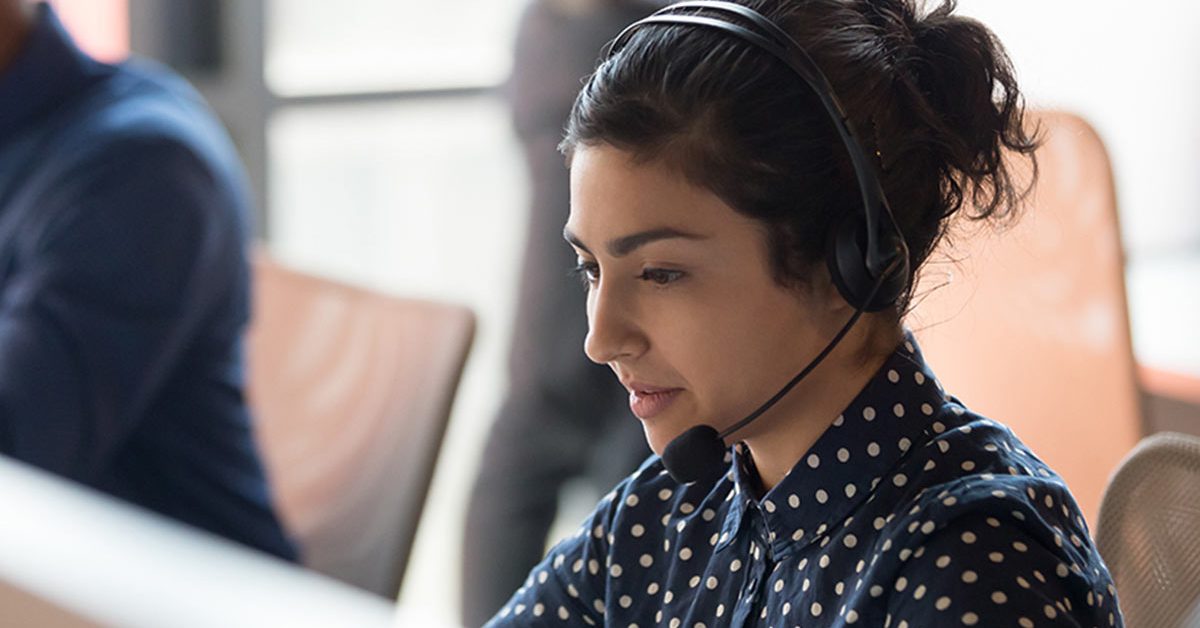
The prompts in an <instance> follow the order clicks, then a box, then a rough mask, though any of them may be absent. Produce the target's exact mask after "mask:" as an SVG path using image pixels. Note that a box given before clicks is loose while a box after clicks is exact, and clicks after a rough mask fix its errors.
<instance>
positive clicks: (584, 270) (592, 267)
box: [570, 261, 600, 288]
mask: <svg viewBox="0 0 1200 628" xmlns="http://www.w3.org/2000/svg"><path fill="white" fill-rule="evenodd" d="M570 274H571V275H572V276H573V277H575V279H576V280H577V281H579V283H581V284H583V286H584V287H585V288H590V287H591V286H592V284H594V283H596V282H598V281H600V265H599V264H597V263H596V262H583V261H581V262H579V263H577V264H575V267H574V268H572V269H571V273H570Z"/></svg>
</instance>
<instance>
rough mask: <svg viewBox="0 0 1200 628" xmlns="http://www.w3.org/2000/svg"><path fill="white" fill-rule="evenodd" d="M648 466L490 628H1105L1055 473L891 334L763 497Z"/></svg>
mask: <svg viewBox="0 0 1200 628" xmlns="http://www.w3.org/2000/svg"><path fill="white" fill-rule="evenodd" d="M728 459H729V461H730V471H729V472H728V473H727V474H726V475H725V476H724V477H723V478H722V479H720V480H718V481H717V482H716V483H715V484H710V485H702V484H701V483H693V484H679V483H676V482H675V481H673V480H672V479H671V477H670V476H669V475H668V474H667V472H666V470H665V469H663V466H662V462H661V461H660V460H659V458H658V457H657V456H655V457H651V458H650V459H649V460H647V461H646V463H645V464H644V465H643V466H642V468H641V469H639V470H638V471H637V472H636V473H634V474H633V475H632V476H630V477H629V478H627V479H626V480H624V481H623V482H622V483H621V484H620V485H618V486H617V488H616V489H615V490H614V491H613V492H612V493H610V494H609V495H608V496H607V497H605V499H604V500H603V501H601V503H600V504H599V506H598V507H597V509H596V511H595V512H594V513H593V515H592V516H591V517H590V519H589V520H588V521H587V522H586V523H585V525H584V526H583V528H581V529H580V531H579V533H578V534H576V535H575V536H574V537H572V538H569V539H566V540H565V541H563V542H561V543H560V544H559V545H558V546H557V547H555V548H554V549H553V550H551V551H550V553H549V555H548V556H547V557H546V559H545V561H543V562H542V564H541V565H539V566H538V567H536V568H535V569H534V570H533V571H532V572H531V574H530V576H529V579H528V580H527V581H526V583H525V586H524V587H522V588H521V589H520V590H519V591H517V593H516V594H515V595H514V596H513V598H512V599H511V600H510V601H509V602H508V604H507V605H505V606H504V608H503V609H501V610H500V612H499V614H497V615H496V617H495V618H493V619H492V621H491V622H490V623H489V624H488V625H489V626H496V627H499V626H564V625H587V626H597V625H604V626H620V627H621V628H626V627H630V626H639V627H642V628H646V627H649V626H668V627H670V628H678V627H684V628H698V627H714V626H765V627H776V626H777V627H784V626H787V627H791V626H806V627H807V626H848V625H861V626H884V627H887V628H892V627H897V628H906V627H907V628H923V627H929V626H1016V627H1025V628H1028V627H1030V626H1082V627H1091V626H1098V627H1099V626H1121V625H1123V624H1122V620H1121V613H1120V610H1119V607H1118V603H1117V595H1116V590H1115V589H1114V588H1113V584H1112V579H1111V577H1110V576H1109V573H1108V569H1107V568H1106V567H1105V565H1104V563H1103V561H1102V560H1101V558H1100V555H1099V554H1098V553H1097V552H1096V548H1095V545H1093V543H1092V539H1091V536H1090V535H1089V533H1088V530H1087V526H1086V524H1085V523H1084V520H1083V517H1082V516H1081V515H1080V513H1079V508H1078V507H1077V506H1076V504H1075V501H1074V499H1073V498H1072V497H1071V494H1070V492H1069V491H1068V490H1067V487H1066V485H1065V484H1064V483H1063V481H1062V479H1061V478H1059V477H1058V476H1057V475H1056V474H1055V473H1054V472H1053V471H1051V470H1050V469H1048V468H1047V467H1046V465H1045V464H1043V463H1042V461H1041V460H1039V459H1038V458H1037V457H1036V456H1034V455H1033V454H1032V453H1031V452H1030V451H1029V450H1028V449H1027V448H1026V447H1025V446H1024V445H1023V444H1022V443H1021V442H1020V441H1019V440H1018V439H1017V438H1016V436H1014V435H1013V433H1012V432H1011V431H1010V430H1009V429H1008V428H1006V427H1004V426H1003V425H1000V424H999V423H996V422H994V421H990V420H988V419H986V418H983V417H981V416H979V415H977V414H974V413H972V412H970V411H969V410H967V409H966V408H964V407H963V405H962V404H961V403H960V402H959V401H958V400H957V399H955V398H953V397H951V396H948V395H946V394H945V393H943V392H942V390H941V386H940V385H939V384H938V382H937V381H936V379H935V378H934V376H933V374H932V373H931V372H930V371H929V369H928V368H927V367H926V366H925V363H924V361H923V360H922V358H921V355H920V352H919V350H918V349H917V347H916V343H915V341H914V340H913V338H912V337H911V335H909V336H908V337H907V340H906V341H905V342H904V343H903V344H902V346H901V347H899V348H898V349H897V350H896V352H895V353H894V354H893V355H892V356H891V357H890V358H889V359H888V361H887V363H886V364H885V365H884V366H883V368H882V369H881V370H880V371H879V373H878V374H876V376H875V377H874V378H873V379H872V380H871V381H870V382H869V383H868V384H867V386H866V387H865V388H864V389H863V391H862V392H861V393H860V394H859V395H858V397H857V398H856V399H855V400H854V401H853V402H852V403H851V404H850V406H849V407H848V408H846V410H845V411H844V412H843V413H842V415H841V416H839V417H837V419H836V420H835V421H834V422H833V425H832V426H831V427H830V428H829V429H828V430H827V431H826V432H825V433H824V434H823V435H822V436H821V438H820V439H818V441H817V442H816V443H815V444H814V445H813V447H812V449H811V450H810V451H809V452H808V453H807V454H806V455H805V456H804V458H803V459H801V460H800V461H799V462H798V463H797V464H796V466H795V468H793V469H792V471H791V472H790V473H789V474H788V475H787V476H786V477H784V479H783V480H782V481H781V482H780V483H779V484H778V485H777V486H775V487H774V488H773V489H771V490H770V491H769V492H768V493H767V494H766V495H765V496H763V497H762V499H755V497H754V491H753V490H751V489H750V488H749V487H751V486H755V485H757V482H756V481H755V475H754V474H755V471H754V466H753V462H752V460H751V459H750V456H749V453H748V451H747V450H745V449H743V448H742V447H741V446H740V445H738V446H735V447H733V448H732V449H731V451H730V454H729V456H728Z"/></svg>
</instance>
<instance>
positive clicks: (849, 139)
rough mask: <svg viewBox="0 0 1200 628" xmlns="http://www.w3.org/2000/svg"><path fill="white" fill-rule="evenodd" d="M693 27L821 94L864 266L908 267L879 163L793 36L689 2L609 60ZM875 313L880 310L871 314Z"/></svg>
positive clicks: (708, 1) (622, 38) (663, 14)
mask: <svg viewBox="0 0 1200 628" xmlns="http://www.w3.org/2000/svg"><path fill="white" fill-rule="evenodd" d="M685 10H693V11H695V13H691V14H684V15H679V14H676V12H678V11H685ZM702 11H712V12H716V13H725V14H729V15H734V16H737V17H741V18H744V19H746V20H747V21H749V22H751V23H752V24H753V25H754V26H756V27H758V29H759V30H761V31H762V33H759V32H755V31H753V30H750V29H748V28H746V27H744V26H741V25H739V24H735V23H733V22H730V21H727V20H724V19H717V18H715V17H710V16H707V15H699V14H696V13H699V12H702ZM651 24H666V25H689V26H699V27H705V28H715V29H717V30H720V31H723V32H725V33H728V34H730V35H733V36H735V37H737V38H739V39H741V40H743V41H745V42H748V43H750V44H752V45H754V46H755V47H757V48H759V49H761V50H764V51H766V52H768V53H770V54H771V55H772V56H774V57H775V58H776V59H778V60H780V61H782V62H783V63H784V64H786V65H787V66H788V67H789V68H791V70H792V71H793V72H795V73H796V74H797V75H799V76H800V78H802V79H804V82H805V83H807V84H808V85H809V87H811V88H812V90H813V92H815V93H816V95H817V97H818V99H819V100H820V101H821V104H822V105H823V106H824V108H825V111H826V112H827V113H828V115H829V119H830V120H831V121H832V122H833V126H834V128H835V129H837V133H838V135H839V136H840V137H841V140H842V144H843V145H844V146H845V147H846V152H847V153H848V154H849V157H850V163H851V165H852V166H853V167H854V172H855V175H856V178H857V180H858V187H859V191H860V192H861V194H862V202H863V211H864V215H865V218H866V250H865V252H864V260H863V261H864V262H865V264H866V269H867V270H868V272H869V274H870V275H871V276H872V277H882V276H883V275H885V274H887V273H889V272H892V271H893V270H894V268H895V266H896V264H895V262H896V261H897V260H896V257H897V256H901V257H902V261H903V263H904V265H905V266H907V260H908V246H907V244H906V243H905V241H904V237H903V235H902V234H901V233H900V229H899V226H898V225H897V223H896V220H895V217H894V215H893V214H892V208H891V206H890V205H889V204H888V201H887V197H886V195H885V194H884V192H883V186H882V184H881V183H880V181H879V173H878V171H877V169H876V166H875V162H874V160H872V159H870V158H869V157H868V156H867V154H866V152H865V151H864V150H863V148H862V144H861V143H860V142H859V141H858V139H857V137H858V136H857V134H856V133H855V132H854V127H853V125H852V124H851V122H850V120H849V118H848V117H847V116H846V112H845V109H844V108H843V107H842V104H841V102H840V101H839V100H838V98H837V95H836V94H835V93H834V91H833V86H832V85H831V84H830V82H829V79H827V78H826V77H825V74H824V73H822V72H821V70H820V68H818V67H817V64H816V63H814V62H813V60H812V58H811V57H810V56H809V55H808V53H807V52H806V51H805V50H804V48H803V47H801V46H800V44H799V43H797V42H796V40H795V39H794V38H792V36H791V35H789V34H788V33H787V32H786V31H784V30H783V29H782V28H780V27H779V26H778V25H776V24H775V23H774V22H772V21H771V20H770V19H768V18H767V17H765V16H763V15H762V14H761V13H758V12H757V11H755V10H753V9H751V8H749V7H746V6H743V5H740V4H735V3H733V2H723V1H720V0H688V1H685V2H678V3H675V4H672V5H670V6H668V7H665V8H663V9H660V10H659V11H656V12H655V13H654V14H653V15H651V16H649V17H646V18H644V19H642V20H639V21H637V22H634V23H633V24H630V25H629V26H627V27H626V28H625V29H624V30H622V31H621V33H620V34H619V35H617V37H616V38H615V39H614V40H613V41H612V43H611V44H609V47H608V51H607V56H608V57H611V56H612V55H613V54H615V53H616V52H617V51H618V50H619V49H620V48H621V47H622V46H623V45H624V44H625V43H626V42H627V41H628V39H629V37H630V36H631V35H632V33H633V32H634V31H635V30H637V29H639V28H641V27H643V26H647V25H651ZM881 220H885V221H887V223H889V224H887V225H886V227H887V228H888V231H890V232H893V233H895V235H896V237H895V238H886V237H883V236H882V234H881V231H880V228H881V227H883V226H885V225H880V221H881ZM884 240H891V241H892V242H893V243H894V246H885V244H884V242H883V241H884ZM871 309H875V308H871Z"/></svg>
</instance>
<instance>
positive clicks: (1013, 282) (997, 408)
mask: <svg viewBox="0 0 1200 628" xmlns="http://www.w3.org/2000/svg"><path fill="white" fill-rule="evenodd" d="M1031 118H1033V119H1034V120H1035V121H1037V122H1038V123H1039V124H1040V125H1041V128H1042V133H1043V138H1044V141H1045V143H1044V145H1043V146H1042V147H1041V148H1040V149H1039V151H1038V161H1039V168H1040V172H1039V179H1038V183H1037V186H1036V188H1035V189H1034V191H1033V194H1032V196H1031V197H1030V199H1029V203H1028V205H1027V206H1026V208H1025V210H1024V213H1023V215H1022V216H1021V218H1020V221H1019V222H1018V223H1016V224H1015V225H1014V226H1012V227H1011V228H1007V229H1003V230H999V231H997V230H995V229H987V228H985V229H978V228H975V229H973V230H970V231H968V230H967V229H965V228H964V229H962V230H960V231H959V232H957V233H955V234H953V235H952V237H951V238H948V240H947V241H946V242H945V243H943V253H940V254H938V253H935V256H934V259H931V261H930V263H929V264H928V266H927V267H926V268H925V271H924V272H923V277H922V280H921V283H920V284H919V286H918V290H917V298H916V299H915V300H914V303H916V307H915V308H914V311H913V312H912V314H911V315H910V317H909V320H908V324H909V326H910V327H912V329H913V330H914V332H916V334H917V337H918V338H919V339H920V341H921V345H922V348H923V349H924V351H925V353H926V357H927V358H928V360H929V362H930V364H931V365H932V367H933V368H934V369H935V370H936V372H937V373H938V374H939V377H941V378H942V383H943V384H944V385H945V387H946V390H947V391H948V392H949V393H951V394H954V395H956V396H958V397H959V398H960V399H962V401H963V402H964V403H965V404H966V405H967V406H968V407H970V408H972V409H974V410H976V411H978V412H980V413H982V414H984V415H985V416H988V417H990V418H993V419H995V420H998V421H1000V422H1003V423H1005V424H1007V425H1008V426H1009V427H1011V428H1012V429H1013V431H1015V432H1016V434H1017V435H1018V436H1019V437H1020V438H1021V439H1022V440H1023V441H1025V443H1026V444H1027V445H1029V446H1030V448H1031V449H1033V451H1034V453H1035V454H1037V455H1038V456H1039V457H1041V458H1042V459H1043V460H1044V461H1045V462H1046V463H1048V464H1049V465H1050V466H1051V468H1053V469H1055V470H1056V471H1058V473H1059V474H1061V475H1062V477H1063V478H1064V479H1065V480H1066V482H1067V485H1068V486H1069V488H1070V489H1071V491H1072V493H1074V495H1075V498H1076V499H1077V500H1078V502H1079V504H1080V506H1081V507H1082V508H1083V511H1084V514H1085V516H1086V517H1087V518H1088V520H1089V521H1095V517H1096V513H1097V511H1098V509H1099V506H1100V498H1101V495H1102V494H1103V491H1104V487H1105V485H1106V484H1107V482H1108V478H1109V475H1110V474H1111V473H1112V472H1113V471H1114V470H1115V469H1116V467H1117V464H1118V463H1119V462H1120V461H1121V459H1122V458H1123V457H1124V456H1125V454H1127V453H1128V452H1129V451H1130V450H1131V449H1132V448H1133V447H1134V445H1136V444H1137V442H1138V439H1139V438H1140V437H1141V435H1142V429H1143V427H1142V419H1141V412H1140V405H1139V404H1140V397H1139V394H1138V389H1137V383H1136V377H1135V365H1134V359H1133V349H1132V345H1131V340H1130V332H1129V320H1128V311H1127V308H1126V302H1125V283H1124V261H1123V256H1122V249H1121V239H1120V231H1119V226H1118V222H1117V209H1116V196H1115V192H1114V187H1113V179H1112V171H1111V168H1110V166H1109V161H1108V155H1107V153H1106V152H1105V149H1104V145H1103V143H1102V142H1101V140H1100V138H1099V136H1098V135H1097V134H1096V132H1095V131H1094V130H1093V129H1092V128H1091V127H1090V126H1089V125H1088V124H1087V123H1086V122H1084V121H1083V120H1082V119H1080V118H1078V117H1076V116H1074V115H1071V114H1067V113H1059V112H1043V113H1032V112H1031ZM1026 180H1027V179H1026ZM963 222H965V221H962V222H960V224H962V223H963Z"/></svg>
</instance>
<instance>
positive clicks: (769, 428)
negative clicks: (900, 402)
mask: <svg viewBox="0 0 1200 628" xmlns="http://www.w3.org/2000/svg"><path fill="white" fill-rule="evenodd" d="M874 322H875V321H871V320H869V317H867V316H864V317H863V319H862V320H860V321H859V322H858V324H857V325H855V329H852V330H851V331H850V333H848V334H847V335H846V337H845V338H843V339H842V342H841V343H840V344H839V345H838V346H837V348H836V349H834V350H833V352H832V353H830V354H829V357H827V358H826V359H825V361H824V362H822V363H821V364H820V365H819V366H817V368H816V369H815V370H814V371H813V372H812V373H811V374H810V375H809V376H808V377H807V378H806V379H805V380H804V381H803V382H801V383H800V384H798V385H797V386H796V388H795V389H793V390H792V391H791V392H790V393H789V394H788V396H787V397H786V398H784V399H783V400H781V401H780V402H779V404H778V405H776V406H775V407H774V408H772V409H771V410H770V411H769V412H768V413H767V414H766V415H764V416H763V417H762V419H761V420H760V421H758V423H757V424H755V425H752V426H750V427H748V428H747V430H746V433H745V434H744V435H742V438H741V440H743V441H744V442H745V443H746V445H747V447H749V448H750V454H751V455H752V456H753V457H754V465H755V467H756V468H757V470H758V475H759V479H760V481H761V482H762V487H761V490H762V493H763V494H765V493H766V492H767V491H769V490H771V489H772V488H774V487H775V485H776V484H778V483H779V482H780V481H781V480H782V479H783V477H784V476H785V475H787V473H788V472H789V471H791V470H792V468H793V467H795V466H796V463H797V462H799V461H800V458H801V457H803V456H804V454H805V453H807V452H808V450H809V449H811V448H812V446H813V444H814V443H816V442H817V439H819V438H820V437H821V435H822V434H823V433H825V430H827V429H828V428H829V426H830V425H831V424H832V423H833V421H834V420H835V419H836V418H837V416H838V414H839V413H840V412H842V411H843V410H844V409H845V408H846V406H848V405H850V402H851V401H854V398H855V397H857V396H858V394H859V393H860V392H862V389H863V388H864V387H865V386H866V385H867V382H869V381H870V380H871V377H872V376H874V375H875V373H876V372H878V371H879V369H880V368H881V367H882V366H883V363H884V362H885V361H886V360H887V359H888V356H890V355H891V353H892V351H893V350H894V349H895V348H896V346H897V345H898V344H900V342H901V340H902V338H903V333H902V332H901V331H900V329H899V328H898V327H896V326H895V325H873V324H871V323H874Z"/></svg>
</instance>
